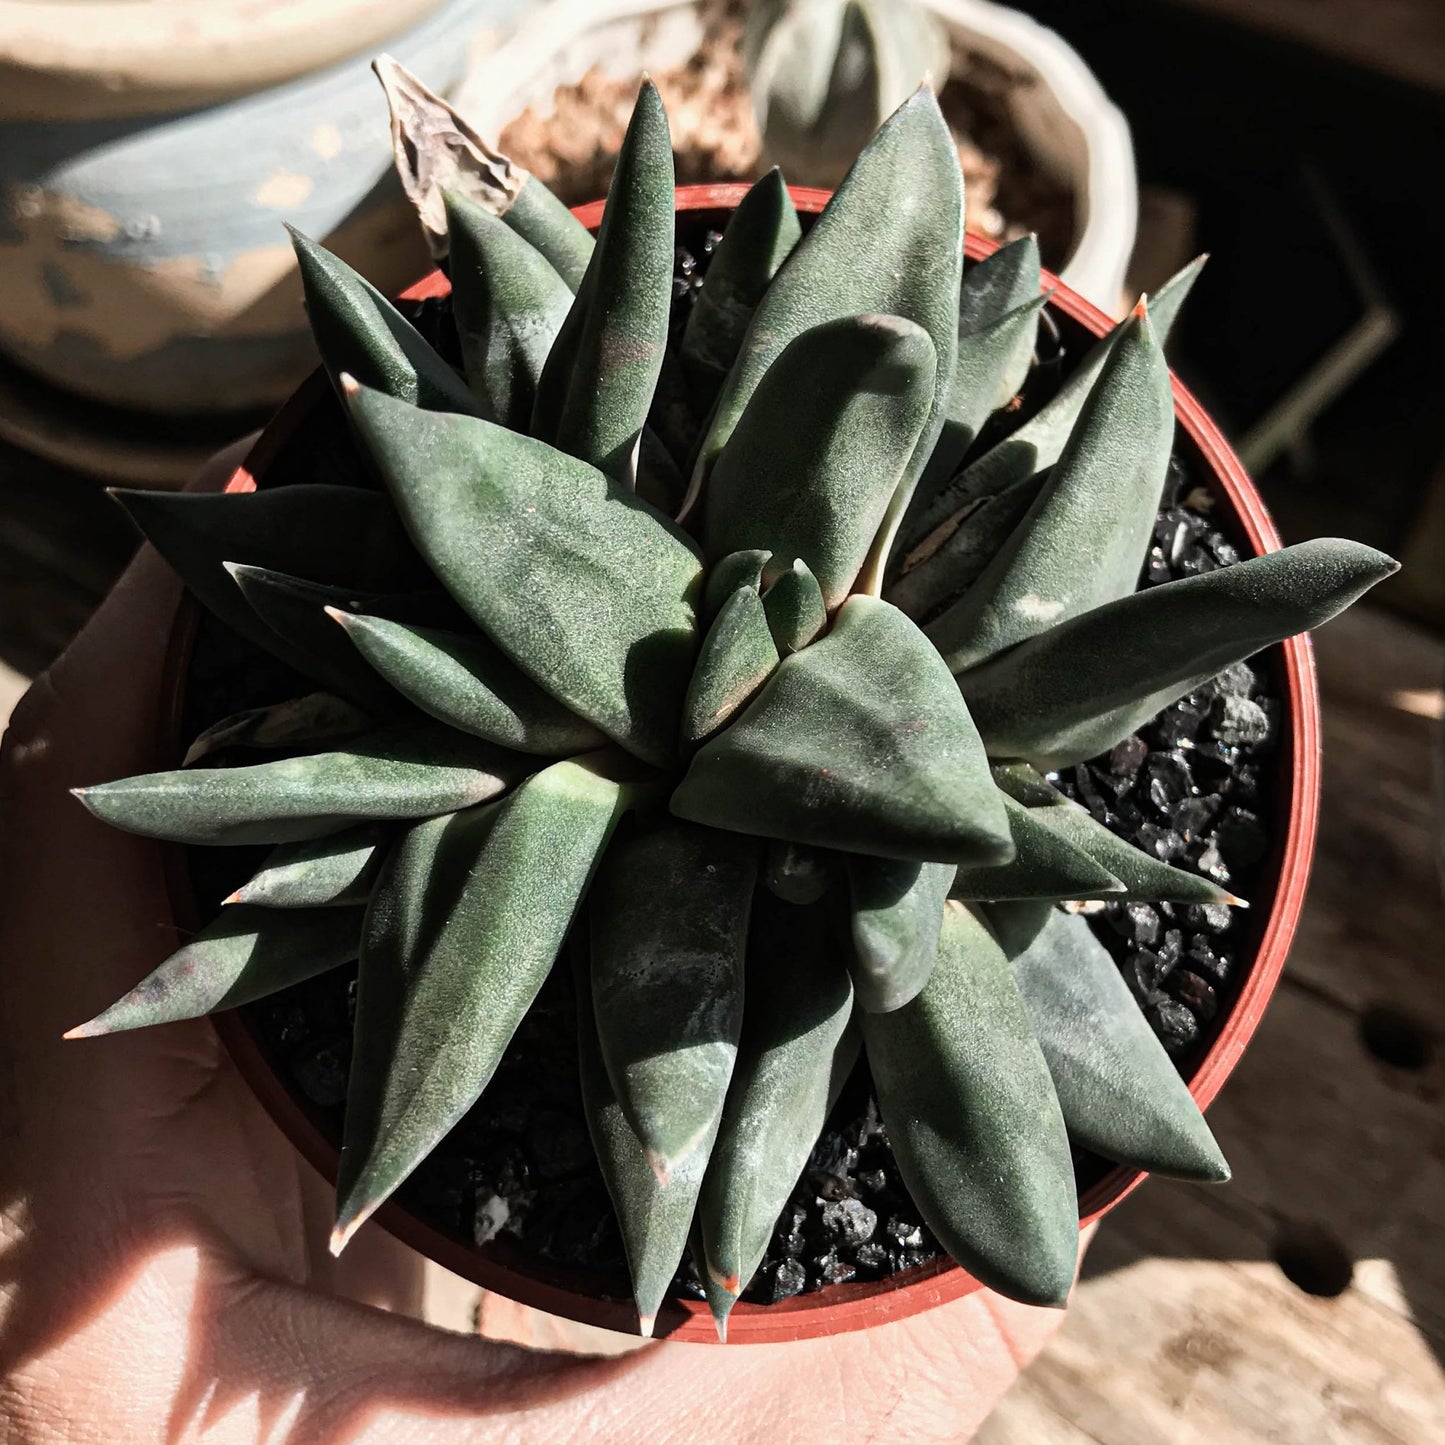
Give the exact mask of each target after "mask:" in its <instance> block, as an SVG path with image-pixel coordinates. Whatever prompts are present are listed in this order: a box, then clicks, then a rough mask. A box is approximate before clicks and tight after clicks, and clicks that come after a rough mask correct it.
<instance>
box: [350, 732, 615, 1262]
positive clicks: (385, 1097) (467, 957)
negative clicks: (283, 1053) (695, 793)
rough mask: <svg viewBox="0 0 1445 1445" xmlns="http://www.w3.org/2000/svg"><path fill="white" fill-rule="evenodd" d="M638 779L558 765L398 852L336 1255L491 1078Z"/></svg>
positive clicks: (356, 1060)
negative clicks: (626, 781)
mask: <svg viewBox="0 0 1445 1445" xmlns="http://www.w3.org/2000/svg"><path fill="white" fill-rule="evenodd" d="M628 792H629V790H628V789H627V787H625V786H624V785H623V784H621V783H619V782H618V781H616V780H615V779H614V778H613V777H610V776H609V775H608V773H607V770H606V768H605V766H602V765H600V764H599V763H597V762H596V761H593V760H585V761H580V762H575V761H569V762H561V763H554V764H552V766H551V767H549V768H545V769H543V771H541V772H540V773H536V774H535V775H533V776H532V777H531V778H529V779H528V780H527V781H526V782H525V783H523V784H522V785H521V786H520V787H519V788H518V789H517V790H516V791H515V792H514V793H512V794H511V796H510V797H508V798H505V799H503V801H501V802H500V803H497V804H495V805H493V806H491V807H486V808H468V809H465V810H464V811H461V812H457V813H452V814H449V815H447V816H444V817H439V818H434V819H431V820H430V821H428V822H425V823H420V824H417V825H416V826H415V827H413V828H412V829H410V831H409V832H407V833H406V834H405V835H404V836H403V837H402V838H401V839H400V840H399V841H398V843H397V845H396V847H395V848H394V849H393V850H392V852H391V855H390V857H389V858H388V859H387V862H386V866H385V867H384V868H383V870H382V874H381V877H380V878H379V879H378V880H377V884H376V888H375V891H374V892H373V893H372V896H371V903H370V904H369V906H368V907H367V910H366V924H365V928H364V931H363V936H362V944H361V974H360V979H359V983H358V987H357V996H356V1035H355V1037H356V1043H355V1049H354V1052H353V1055H352V1065H351V1080H350V1083H349V1085H348V1089H347V1099H346V1129H345V1135H344V1139H343V1144H342V1150H341V1164H340V1167H339V1173H338V1177H337V1182H336V1197H337V1223H336V1230H335V1233H334V1234H333V1236H332V1250H333V1252H339V1251H340V1249H341V1247H342V1246H343V1245H344V1244H345V1243H346V1241H347V1240H348V1239H349V1238H350V1237H351V1235H352V1234H353V1233H354V1232H355V1231H356V1229H358V1228H359V1227H360V1225H361V1224H362V1223H363V1222H364V1221H365V1220H366V1219H367V1218H368V1217H369V1216H370V1215H371V1213H372V1212H373V1211H374V1210H375V1209H376V1208H377V1207H378V1206H379V1205H380V1204H381V1203H382V1201H383V1200H385V1199H386V1198H387V1197H388V1196H389V1195H390V1194H391V1193H392V1192H393V1191H394V1190H395V1189H396V1188H397V1187H398V1185H400V1184H401V1182H402V1181H403V1180H404V1179H405V1178H406V1177H407V1175H409V1174H410V1173H411V1171H412V1170H413V1169H415V1168H416V1166H417V1165H418V1164H420V1163H421V1161H422V1160H423V1159H424V1158H426V1156H427V1155H428V1154H429V1153H430V1152H431V1150H432V1148H433V1147H434V1146H435V1145H436V1143H437V1141H438V1140H439V1139H440V1138H441V1137H442V1136H443V1135H444V1134H445V1133H446V1132H447V1131H448V1130H449V1129H450V1128H451V1127H452V1125H454V1124H455V1123H456V1122H457V1120H458V1119H460V1118H461V1116H462V1115H463V1114H464V1113H465V1112H466V1111H467V1110H468V1109H469V1108H470V1107H471V1106H472V1104H473V1103H475V1102H476V1100H477V1098H478V1097H480V1095H481V1093H482V1091H483V1089H485V1088H486V1086H487V1083H488V1081H489V1080H490V1079H491V1077H492V1073H493V1071H494V1070H495V1069H496V1067H497V1063H498V1061H499V1060H500V1059H501V1057H502V1051H503V1050H504V1049H505V1048H506V1046H507V1044H508V1042H509V1041H510V1039H511V1037H512V1035H513V1033H514V1032H515V1031H516V1028H517V1025H518V1024H519V1023H520V1022H521V1021H522V1017H523V1015H524V1014H525V1013H526V1012H527V1009H528V1008H530V1007H531V1004H532V1000H533V999H534V998H535V997H536V994H537V990H538V989H539V988H540V987H541V986H542V980H543V979H544V978H545V977H546V976H547V973H548V970H550V969H551V967H552V963H553V961H554V959H555V958H556V956H557V951H558V949H559V948H560V947H561V945H562V940H563V938H564V937H565V936H566V933H567V929H568V927H569V926H570V924H571V922H572V918H573V915H574V914H575V912H576V911H577V906H578V902H579V900H580V899H581V897H582V894H583V893H584V891H585V890H586V887H587V882H588V879H589V878H590V877H591V875H592V870H593V868H594V867H595V865H596V861H597V859H598V858H599V857H600V856H601V854H602V851H603V849H604V848H605V847H606V846H607V840H608V839H609V837H610V836H611V834H612V830H613V828H614V827H615V826H616V824H617V820H618V818H619V816H620V815H621V812H622V810H623V809H624V808H625V807H626V805H627V802H628Z"/></svg>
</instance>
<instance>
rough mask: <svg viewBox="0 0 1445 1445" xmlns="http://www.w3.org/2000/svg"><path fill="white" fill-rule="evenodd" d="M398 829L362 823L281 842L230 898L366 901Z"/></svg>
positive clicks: (286, 904) (307, 903)
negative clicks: (254, 873) (389, 843)
mask: <svg viewBox="0 0 1445 1445" xmlns="http://www.w3.org/2000/svg"><path fill="white" fill-rule="evenodd" d="M392 832H393V829H392V827H390V826H388V825H387V824H385V823H362V824H360V825H359V826H358V827H355V828H347V829H345V830H344V831H343V832H340V833H332V834H331V835H329V836H328V837H325V838H308V839H305V840H303V841H302V842H299V843H282V844H281V845H280V847H278V848H273V849H272V850H271V852H270V854H269V855H268V856H267V858H266V861H265V862H264V863H263V864H262V865H261V871H260V872H259V873H257V874H256V875H255V876H254V877H253V878H252V879H251V880H250V882H248V883H244V884H242V885H241V887H240V888H238V889H237V890H236V891H235V892H234V893H233V894H231V896H230V897H229V898H228V899H226V902H227V903H229V904H233V905H234V904H240V903H255V904H260V905H263V906H265V907H266V908H335V907H337V906H339V905H342V904H348V903H365V902H366V900H367V898H368V897H369V896H370V893H371V885H372V884H373V883H375V882H376V875H377V874H378V873H379V872H380V871H381V865H382V862H383V861H384V860H385V858H386V843H387V840H388V839H389V838H390V837H391V835H392Z"/></svg>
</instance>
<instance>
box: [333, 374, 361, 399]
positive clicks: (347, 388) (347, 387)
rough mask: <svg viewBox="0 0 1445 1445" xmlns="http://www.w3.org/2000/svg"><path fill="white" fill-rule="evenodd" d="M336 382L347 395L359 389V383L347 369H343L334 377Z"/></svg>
mask: <svg viewBox="0 0 1445 1445" xmlns="http://www.w3.org/2000/svg"><path fill="white" fill-rule="evenodd" d="M336 383H337V385H338V386H340V388H341V389H342V391H344V392H345V393H346V395H347V396H355V395H356V394H357V392H359V391H360V390H361V383H360V382H359V381H357V379H356V378H355V377H354V376H353V375H352V374H351V373H350V372H349V371H343V372H342V373H341V374H340V375H339V376H338V377H337V378H336Z"/></svg>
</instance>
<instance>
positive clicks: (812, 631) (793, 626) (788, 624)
mask: <svg viewBox="0 0 1445 1445" xmlns="http://www.w3.org/2000/svg"><path fill="white" fill-rule="evenodd" d="M763 613H764V615H765V616H766V617H767V619H768V628H769V630H770V631H771V632H772V634H773V642H774V643H775V644H776V645H777V649H778V653H779V655H780V656H782V657H788V656H790V655H791V654H792V653H795V652H801V651H802V650H803V649H804V648H805V647H806V646H807V645H808V644H809V643H810V642H811V641H812V640H813V639H814V638H815V637H816V636H817V635H818V634H819V633H820V632H821V631H822V630H823V629H824V627H826V626H827V625H828V607H827V603H826V602H825V601H824V600H823V589H822V588H821V587H820V586H819V585H818V579H817V578H816V577H814V576H813V573H812V571H811V570H810V568H809V567H808V564H807V563H806V562H805V561H803V559H802V558H801V557H799V558H798V559H797V560H796V561H795V562H794V563H793V565H792V566H791V567H786V568H784V569H783V570H782V571H780V572H779V573H778V575H777V576H776V577H774V578H773V579H772V581H771V582H770V583H769V584H768V589H767V591H766V592H764V593H763Z"/></svg>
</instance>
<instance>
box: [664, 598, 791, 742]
mask: <svg viewBox="0 0 1445 1445" xmlns="http://www.w3.org/2000/svg"><path fill="white" fill-rule="evenodd" d="M778 660H779V659H778V648H777V644H776V643H774V641H773V634H772V632H771V631H770V630H769V628H768V616H767V613H766V611H765V610H764V608H763V600H762V598H761V597H759V596H758V594H757V591H756V589H755V588H753V587H751V586H748V585H747V584H744V585H743V586H741V587H739V588H738V589H737V591H736V592H734V593H733V595H732V596H731V597H730V598H729V599H728V601H727V603H726V605H725V606H724V607H723V609H722V611H721V612H719V613H718V615H717V617H716V619H715V620H714V622H713V624H712V626H711V627H709V628H708V631H707V636H706V637H705V638H704V639H703V644H702V651H701V652H700V653H699V654H698V659H697V666H696V667H695V668H694V669H693V674H692V680H691V681H690V682H689V683H688V686H687V696H686V697H685V698H684V699H683V704H682V740H683V743H684V744H685V746H686V747H688V748H693V747H696V746H697V745H698V744H700V743H703V742H705V741H706V740H707V739H708V738H710V737H712V735H713V734H714V733H716V732H717V731H718V730H719V729H720V728H722V727H725V726H726V725H727V723H728V722H730V721H731V720H732V718H733V717H734V715H735V714H736V713H737V712H738V711H739V710H740V709H741V708H743V707H744V706H746V704H747V703H748V702H749V701H751V699H752V698H753V696H754V695H755V694H756V693H757V691H758V689H759V688H760V687H762V685H763V684H764V683H765V682H766V681H767V680H768V678H769V677H771V676H772V674H773V672H774V670H775V669H776V668H777V665H778Z"/></svg>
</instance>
